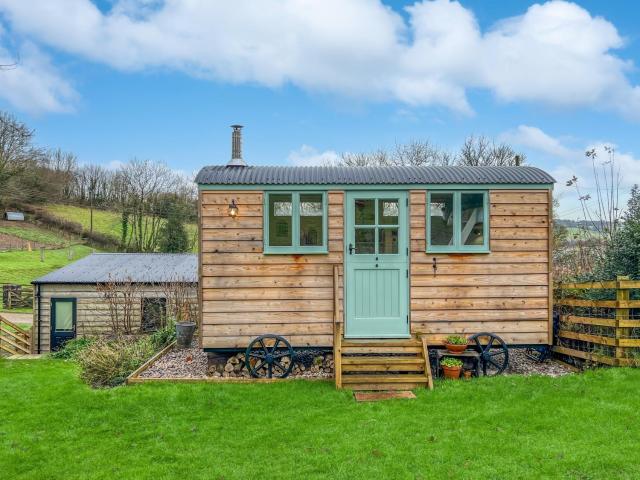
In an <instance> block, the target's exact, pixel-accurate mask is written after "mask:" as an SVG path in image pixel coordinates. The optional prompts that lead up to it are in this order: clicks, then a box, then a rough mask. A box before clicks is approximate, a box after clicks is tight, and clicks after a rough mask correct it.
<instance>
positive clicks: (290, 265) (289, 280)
mask: <svg viewBox="0 0 640 480" xmlns="http://www.w3.org/2000/svg"><path fill="white" fill-rule="evenodd" d="M372 189H375V187H374V186H372ZM549 198H550V193H549V191H547V190H539V191H538V190H517V191H516V190H513V191H510V190H509V191H508V190H494V191H491V192H490V199H489V203H490V248H491V253H488V254H482V253H480V254H479V253H475V254H431V253H425V235H426V231H425V223H426V217H425V208H426V205H425V201H426V191H425V190H415V191H411V192H410V208H409V215H410V217H409V218H410V245H411V260H410V262H411V263H410V277H411V279H410V292H411V293H410V302H411V305H410V312H411V313H410V318H411V331H412V332H413V333H427V334H428V341H429V342H430V343H441V342H442V340H443V339H444V337H446V336H447V335H449V334H452V333H462V334H472V333H475V332H479V331H489V332H494V333H496V334H498V335H500V336H501V337H502V338H503V339H504V340H505V341H506V342H507V343H510V344H511V343H514V344H516V343H520V344H523V343H526V344H546V343H548V342H549V341H550V320H549V319H550V316H551V311H550V299H549V279H550V265H549V253H550V252H549V247H550V245H549V231H550V228H551V225H550V215H549V205H550V203H549ZM232 199H234V200H235V201H236V203H237V204H238V208H239V212H240V213H239V216H238V217H237V218H231V217H229V216H228V205H229V203H230V202H231V200H232ZM343 212H344V193H343V192H342V191H329V193H328V215H329V218H328V225H329V232H328V238H329V254H314V255H291V254H287V255H263V253H262V249H263V237H262V224H263V193H262V192H259V191H246V190H244V191H237V192H234V191H224V192H222V191H201V192H200V225H201V236H200V242H201V245H200V247H201V248H200V252H201V280H202V281H201V283H200V288H201V292H200V294H201V302H202V336H201V341H202V347H203V348H246V346H247V345H248V344H249V342H250V341H251V339H253V338H254V337H256V336H258V335H262V334H266V333H274V334H279V335H283V336H285V337H286V338H287V339H288V340H289V341H290V342H291V343H292V345H294V346H330V345H332V343H333V339H332V334H333V278H332V274H333V265H335V264H337V265H339V266H340V276H339V292H340V302H339V303H340V308H341V310H342V305H343V302H342V299H343V288H342V286H343V278H342V275H343V269H342V263H343V250H344V244H343V222H344V216H343V215H344V213H343ZM434 258H435V259H436V263H437V271H436V273H435V275H434V273H433V259H434ZM340 316H342V311H340Z"/></svg>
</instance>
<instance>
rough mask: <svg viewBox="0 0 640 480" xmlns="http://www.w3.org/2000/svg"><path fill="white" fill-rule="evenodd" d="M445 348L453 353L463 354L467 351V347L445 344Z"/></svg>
mask: <svg viewBox="0 0 640 480" xmlns="http://www.w3.org/2000/svg"><path fill="white" fill-rule="evenodd" d="M444 346H445V347H446V348H447V350H448V351H449V352H451V353H462V352H464V351H465V350H466V349H467V345H453V344H451V343H445V344H444Z"/></svg>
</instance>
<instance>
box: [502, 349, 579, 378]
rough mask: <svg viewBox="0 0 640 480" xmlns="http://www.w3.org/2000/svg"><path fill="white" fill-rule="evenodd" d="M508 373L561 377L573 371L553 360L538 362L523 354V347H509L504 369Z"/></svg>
mask: <svg viewBox="0 0 640 480" xmlns="http://www.w3.org/2000/svg"><path fill="white" fill-rule="evenodd" d="M505 373H506V374H509V375H524V376H529V375H545V376H547V377H561V376H563V375H568V374H570V373H573V371H572V370H571V369H570V368H568V367H567V366H566V365H563V364H562V363H560V362H557V361H555V360H545V361H544V362H542V363H538V362H536V361H535V360H532V359H530V358H529V357H527V355H526V354H525V349H523V348H510V349H509V366H508V367H507V370H506V371H505Z"/></svg>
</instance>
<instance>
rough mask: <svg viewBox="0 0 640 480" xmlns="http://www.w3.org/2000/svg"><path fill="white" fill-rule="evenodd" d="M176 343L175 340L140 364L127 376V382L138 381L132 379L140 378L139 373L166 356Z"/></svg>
mask: <svg viewBox="0 0 640 480" xmlns="http://www.w3.org/2000/svg"><path fill="white" fill-rule="evenodd" d="M175 345H176V341H175V340H174V341H173V342H171V343H170V344H169V345H167V346H166V347H164V348H163V349H162V350H160V351H159V352H158V353H156V354H155V355H154V356H153V357H151V358H150V359H149V360H147V361H146V362H144V363H143V364H142V365H140V366H139V367H138V368H136V369H135V370H134V371H133V372H131V375H129V376H128V377H127V381H126V382H125V383H126V384H127V385H128V384H130V383H136V382H132V381H133V380H136V379H138V375H140V374H141V373H142V372H144V371H145V370H147V369H148V368H149V367H150V366H151V365H152V364H154V363H155V362H156V360H158V359H159V358H160V357H162V356H164V354H166V353H167V352H169V351H170V350H172V349H173V347H174V346H175Z"/></svg>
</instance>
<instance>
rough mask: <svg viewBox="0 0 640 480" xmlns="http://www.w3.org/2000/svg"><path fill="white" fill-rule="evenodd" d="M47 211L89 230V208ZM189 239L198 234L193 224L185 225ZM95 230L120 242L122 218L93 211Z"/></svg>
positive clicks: (60, 207) (65, 207) (55, 207)
mask: <svg viewBox="0 0 640 480" xmlns="http://www.w3.org/2000/svg"><path fill="white" fill-rule="evenodd" d="M45 208H46V210H47V211H48V212H49V213H51V214H53V215H55V216H57V217H59V218H62V219H64V220H68V221H71V222H76V223H80V224H81V225H82V226H83V228H85V229H86V230H88V229H89V224H90V218H91V211H90V209H89V208H88V207H78V206H74V205H60V204H51V205H47V206H46V207H45ZM185 227H186V229H187V234H188V235H189V238H193V236H194V235H195V234H196V232H197V226H196V225H195V224H193V223H191V224H187V225H185ZM93 229H94V231H96V232H99V233H102V234H104V235H108V236H110V237H113V238H114V239H115V240H116V241H119V240H120V238H121V237H122V223H121V217H120V215H119V214H118V213H116V212H112V211H109V210H94V211H93Z"/></svg>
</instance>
